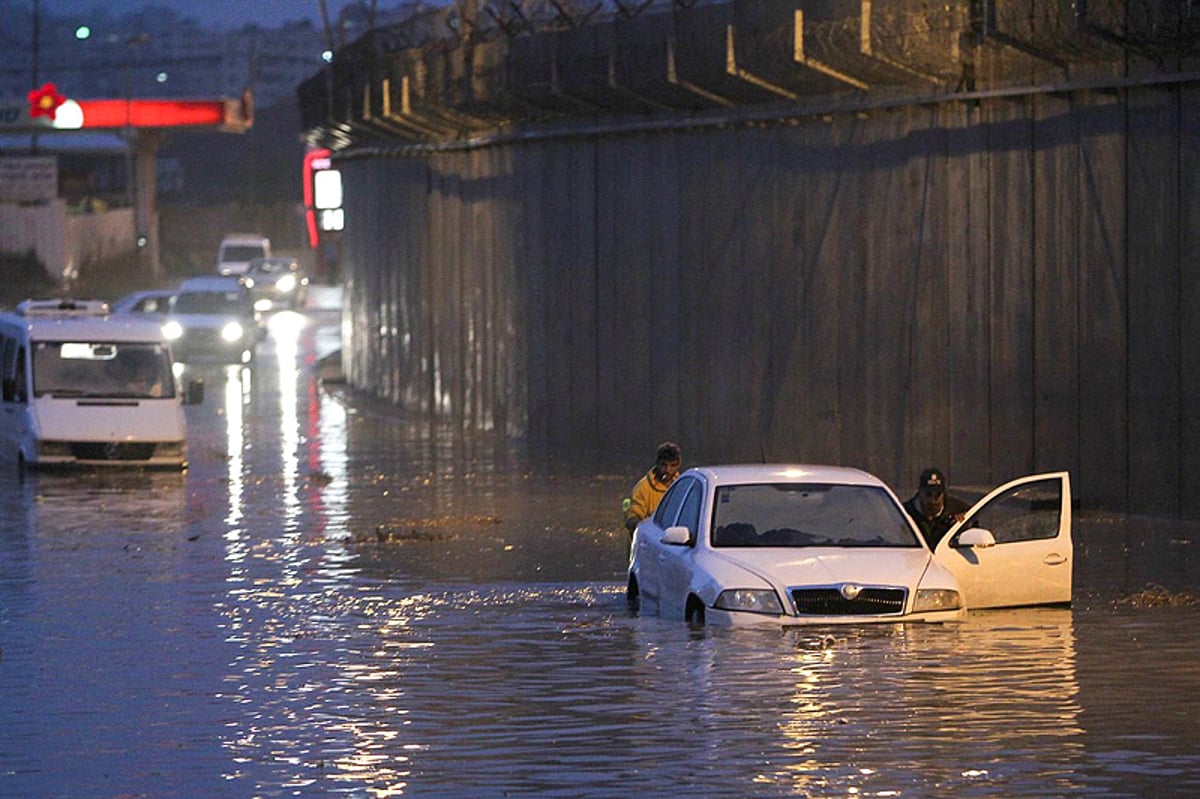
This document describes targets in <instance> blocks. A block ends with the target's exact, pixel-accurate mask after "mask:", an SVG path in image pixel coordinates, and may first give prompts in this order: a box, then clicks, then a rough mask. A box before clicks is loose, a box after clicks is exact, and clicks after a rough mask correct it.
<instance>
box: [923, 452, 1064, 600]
mask: <svg viewBox="0 0 1200 799" xmlns="http://www.w3.org/2000/svg"><path fill="white" fill-rule="evenodd" d="M985 530H986V531H988V532H990V536H989V535H986V534H984V531H985ZM989 539H990V540H991V541H994V543H990V542H989ZM972 542H974V543H972ZM934 558H936V559H937V561H938V562H939V563H941V564H942V565H943V566H945V567H946V568H947V569H949V570H950V571H951V572H953V574H954V576H955V577H956V578H958V583H959V587H960V588H961V589H962V591H963V594H964V600H965V602H966V606H967V609H968V610H979V609H981V608H1003V607H1017V606H1021V605H1047V604H1058V603H1069V602H1070V601H1071V567H1072V563H1073V560H1074V553H1073V552H1072V549H1071V477H1070V475H1069V474H1068V473H1067V472H1053V473H1048V474H1036V475H1030V476H1028V477H1022V478H1020V479H1017V480H1013V481H1012V482H1009V483H1005V484H1004V485H1002V486H1000V487H999V488H997V489H995V490H993V491H992V492H991V493H990V494H988V495H987V496H985V497H984V498H983V499H982V500H980V501H979V502H978V503H977V504H976V505H975V506H974V507H973V508H971V510H970V511H969V512H968V513H967V515H966V517H965V518H964V519H963V521H961V522H959V523H958V524H956V525H955V526H954V527H952V528H950V531H949V532H947V533H946V535H945V536H944V537H943V538H942V540H941V541H939V542H938V545H937V548H936V549H935V550H934Z"/></svg>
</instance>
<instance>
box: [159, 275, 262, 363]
mask: <svg viewBox="0 0 1200 799" xmlns="http://www.w3.org/2000/svg"><path fill="white" fill-rule="evenodd" d="M163 333H164V334H165V335H166V337H167V339H168V340H169V341H170V342H171V349H172V351H173V353H174V355H175V360H177V361H182V362H184V363H201V362H207V363H230V364H248V363H250V362H251V361H252V360H253V359H254V352H255V348H256V347H257V345H258V341H259V339H261V338H262V330H261V329H260V325H259V319H258V315H257V313H256V312H255V310H254V306H253V303H252V301H251V299H250V292H249V291H248V290H247V288H246V286H245V285H244V284H243V282H242V279H241V278H239V277H234V276H227V277H216V276H213V277H207V276H206V277H191V278H188V279H187V280H185V281H183V283H182V284H181V285H180V286H179V291H178V292H177V293H176V295H175V299H174V300H173V301H172V303H171V313H170V315H169V316H168V317H167V321H166V323H165V324H164V325H163Z"/></svg>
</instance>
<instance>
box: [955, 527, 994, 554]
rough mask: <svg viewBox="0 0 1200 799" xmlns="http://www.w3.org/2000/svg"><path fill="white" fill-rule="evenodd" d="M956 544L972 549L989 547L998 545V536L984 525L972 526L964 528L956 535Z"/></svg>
mask: <svg viewBox="0 0 1200 799" xmlns="http://www.w3.org/2000/svg"><path fill="white" fill-rule="evenodd" d="M954 546H956V547H967V548H970V549H987V548H988V547H994V546H996V537H995V536H994V535H992V531H991V530H984V529H983V528H982V527H972V528H971V529H969V530H963V531H962V532H961V533H959V534H958V535H957V536H956V537H955V541H954Z"/></svg>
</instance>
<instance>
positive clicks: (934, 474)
mask: <svg viewBox="0 0 1200 799" xmlns="http://www.w3.org/2000/svg"><path fill="white" fill-rule="evenodd" d="M904 509H905V510H906V511H908V515H909V516H912V517H913V521H915V522H916V523H917V527H919V528H921V534H922V535H924V536H925V540H926V541H928V542H929V547H930V548H931V549H932V548H933V547H936V546H937V543H938V541H941V540H942V536H944V535H945V534H946V532H947V531H948V530H949V529H950V528H951V527H953V526H954V525H955V523H957V522H961V521H962V520H963V518H964V517H965V516H966V513H967V511H968V510H970V506H968V505H967V503H965V502H963V501H962V500H960V499H958V498H956V497H952V496H948V495H947V494H946V475H944V474H943V473H942V470H941V469H934V468H930V469H926V470H925V471H923V472H921V478H920V480H918V481H917V493H915V494H913V495H912V497H911V498H910V499H909V500H908V501H907V502H905V503H904Z"/></svg>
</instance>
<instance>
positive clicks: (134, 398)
mask: <svg viewBox="0 0 1200 799" xmlns="http://www.w3.org/2000/svg"><path fill="white" fill-rule="evenodd" d="M108 311H109V308H108V305H107V303H104V302H100V301H95V300H87V301H82V300H81V301H76V300H28V301H26V302H23V303H21V304H20V305H19V306H17V310H16V311H15V312H11V313H3V314H0V379H2V383H0V385H2V396H0V461H5V460H13V461H15V462H16V463H17V464H19V465H21V466H26V465H28V466H67V465H79V466H149V467H168V468H176V469H184V468H186V467H187V422H186V420H185V418H184V413H183V405H184V404H185V403H194V402H201V401H202V400H203V393H204V390H203V383H201V382H199V381H197V382H195V383H193V384H192V385H190V386H189V388H188V391H187V392H181V391H179V389H178V387H177V385H176V380H175V374H174V361H173V360H172V358H171V348H170V346H169V345H168V343H167V341H166V339H165V338H164V337H163V333H162V327H161V323H160V322H159V321H155V320H153V319H142V318H138V317H132V316H130V317H126V316H109V315H108Z"/></svg>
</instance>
